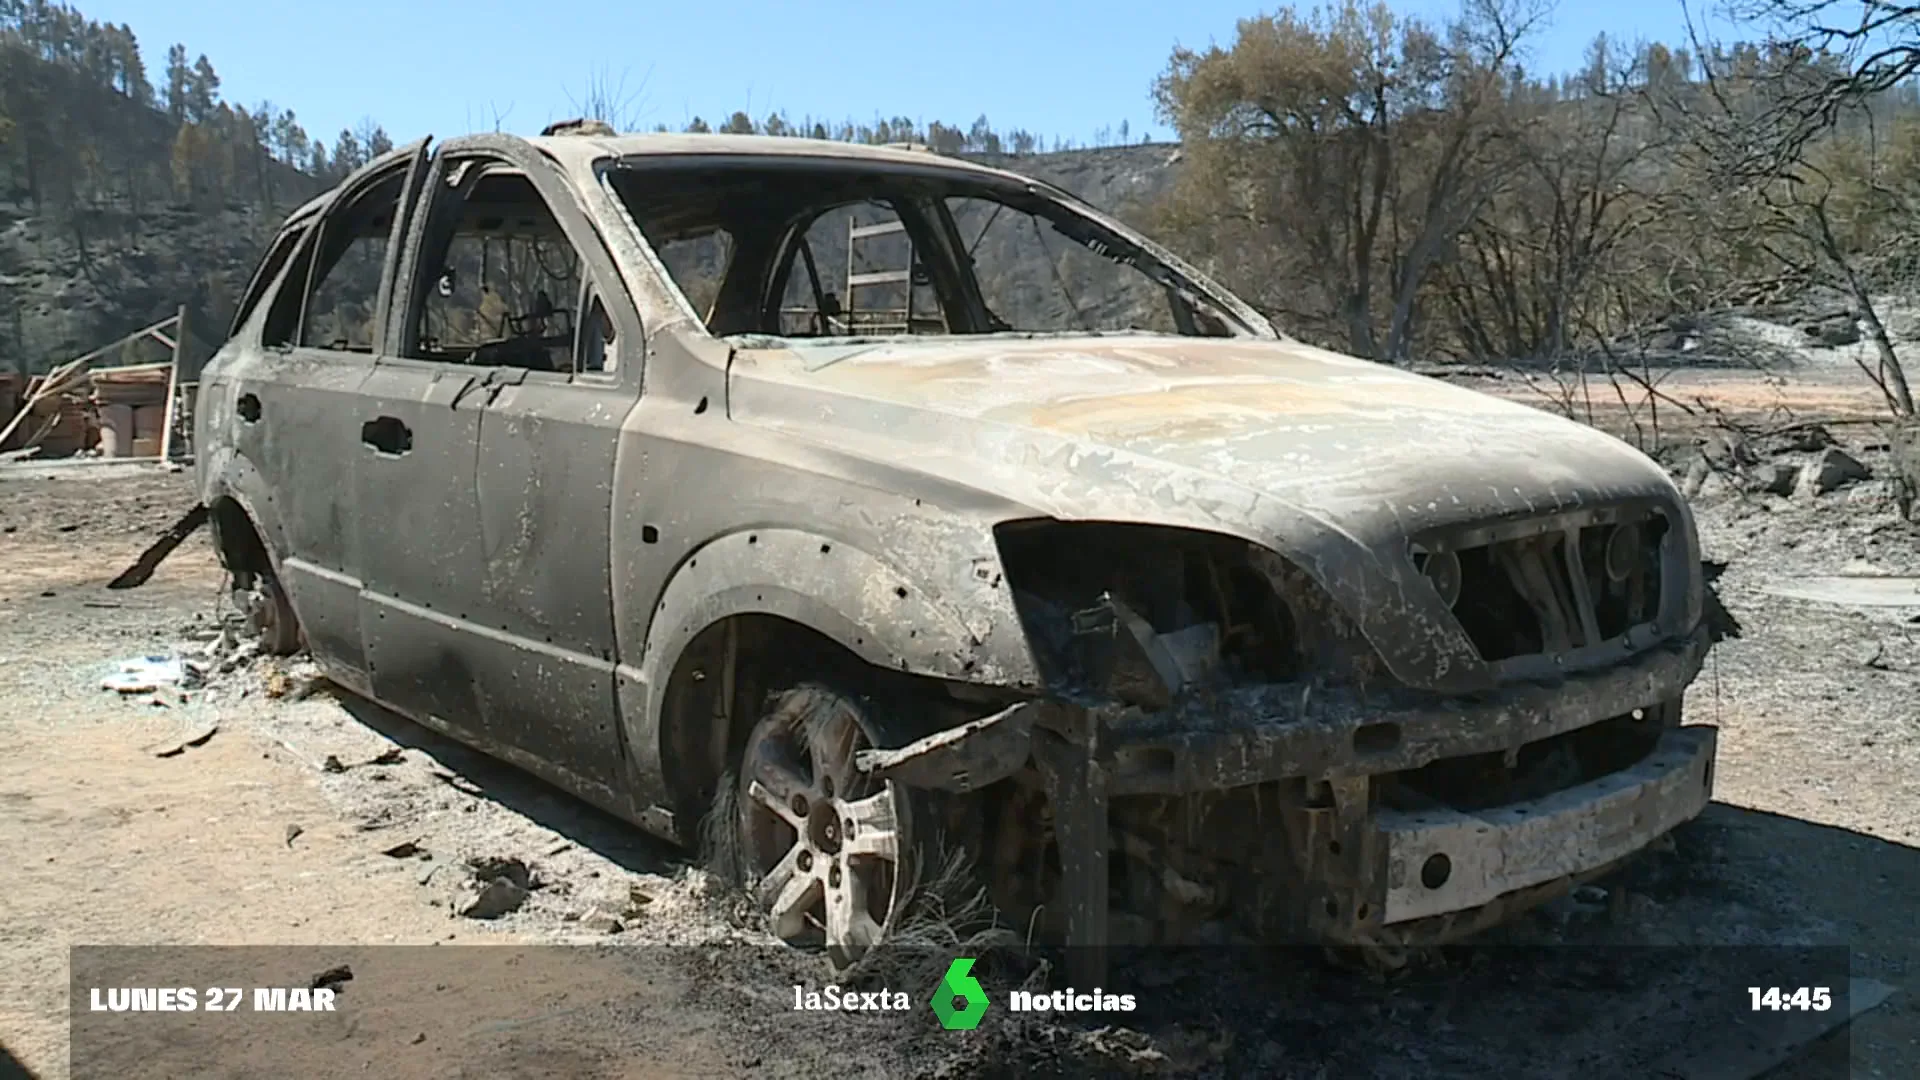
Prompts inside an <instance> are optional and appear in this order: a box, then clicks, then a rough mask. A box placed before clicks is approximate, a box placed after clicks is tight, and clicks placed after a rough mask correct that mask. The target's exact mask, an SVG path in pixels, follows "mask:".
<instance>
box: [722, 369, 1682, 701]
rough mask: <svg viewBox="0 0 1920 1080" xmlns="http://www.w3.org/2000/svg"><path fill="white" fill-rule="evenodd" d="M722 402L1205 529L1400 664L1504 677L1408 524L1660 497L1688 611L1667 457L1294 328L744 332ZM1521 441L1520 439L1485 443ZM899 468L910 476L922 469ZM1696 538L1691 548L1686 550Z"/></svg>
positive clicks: (891, 453) (983, 476)
mask: <svg viewBox="0 0 1920 1080" xmlns="http://www.w3.org/2000/svg"><path fill="white" fill-rule="evenodd" d="M733 371H734V379H733V393H732V397H731V399H730V407H731V408H732V410H733V414H734V415H735V416H736V417H738V418H739V419H741V420H743V421H745V422H747V423H749V424H753V425H757V426H764V427H766V428H769V429H771V430H774V431H778V432H780V433H781V434H783V435H786V436H788V437H789V438H792V439H794V440H798V441H804V442H808V443H820V444H830V445H832V446H834V447H835V448H836V449H838V450H839V451H840V452H842V453H845V454H847V455H850V456H855V455H857V456H859V457H864V458H867V459H869V460H873V461H883V462H890V461H912V462H914V463H915V464H916V467H917V468H918V470H919V471H920V472H921V473H922V474H923V475H922V478H921V479H920V480H918V481H917V482H918V483H920V484H929V483H935V482H938V483H943V484H954V485H966V486H968V487H971V488H972V489H973V490H975V491H977V492H979V493H980V495H982V496H988V495H991V496H995V497H999V498H1001V499H1005V500H1007V501H1009V502H1012V503H1016V504H1020V505H1024V506H1027V507H1031V508H1033V511H1034V513H1035V514H1036V516H1038V515H1045V516H1049V517H1054V518H1057V519H1060V520H1064V521H1076V520H1077V521H1086V520H1106V521H1128V522H1140V523H1150V524H1162V525H1171V526H1176V527H1185V528H1194V529H1202V530H1206V531H1210V532H1219V533H1225V534H1227V535H1230V536H1236V537H1240V538H1242V539H1245V540H1248V541H1250V542H1252V543H1254V544H1258V545H1261V546H1263V547H1267V548H1270V549H1272V550H1273V551H1275V552H1277V553H1278V554H1279V555H1281V556H1282V557H1284V558H1286V559H1287V560H1289V561H1290V562H1291V563H1293V564H1294V565H1296V566H1298V567H1299V568H1300V569H1301V570H1302V571H1304V572H1306V573H1307V574H1308V575H1310V576H1311V577H1313V578H1314V579H1315V580H1316V581H1317V582H1318V583H1319V585H1320V586H1321V587H1322V588H1324V589H1325V590H1326V591H1327V592H1328V593H1329V594H1330V595H1332V596H1333V597H1334V598H1335V599H1336V602H1338V603H1339V604H1340V606H1341V607H1342V608H1343V609H1345V610H1346V612H1347V614H1348V616H1349V617H1351V618H1352V619H1353V621H1354V622H1355V623H1356V624H1357V625H1358V626H1359V628H1360V629H1361V631H1362V632H1363V633H1364V634H1365V636H1366V638H1367V640H1368V641H1369V642H1370V643H1371V644H1372V645H1373V647H1374V648H1375V649H1376V650H1377V651H1378V652H1379V654H1380V656H1381V659H1382V660H1383V662H1384V663H1385V664H1386V665H1387V667H1388V668H1389V670H1390V671H1391V672H1392V674H1393V675H1394V677H1395V678H1396V679H1397V680H1399V681H1400V682H1402V683H1404V684H1406V685H1408V686H1413V687H1420V688H1425V689H1432V690H1437V691H1442V692H1465V691H1471V690H1484V689H1487V688H1489V687H1491V686H1492V685H1494V684H1495V683H1496V682H1497V677H1496V673H1495V672H1494V671H1493V670H1492V669H1491V667H1490V666H1489V665H1488V664H1487V663H1486V662H1485V661H1483V660H1482V659H1481V658H1480V656H1479V655H1478V652H1477V651H1476V650H1475V648H1474V647H1473V644H1472V642H1471V641H1470V640H1468V638H1467V636H1466V635H1465V633H1464V632H1462V630H1461V629H1460V627H1459V626H1458V624H1457V623H1456V622H1455V620H1454V619H1453V617H1452V615H1451V613H1450V612H1449V611H1448V609H1447V606H1446V604H1444V603H1443V602H1442V601H1441V599H1440V597H1439V596H1438V595H1437V594H1436V593H1435V592H1434V590H1433V588H1432V586H1431V585H1430V584H1429V583H1428V582H1427V580H1426V579H1425V577H1424V576H1422V575H1421V574H1420V573H1419V571H1418V570H1417V569H1416V568H1415V567H1414V565H1413V561H1412V557H1411V553H1410V552H1409V550H1408V547H1407V539H1408V537H1409V536H1411V535H1413V534H1415V533H1418V532H1421V531H1424V530H1428V529H1434V528H1440V527H1443V526H1451V525H1465V524H1481V523H1487V522H1497V521H1506V520H1510V519H1515V518H1521V517H1541V516H1545V515H1551V514H1555V513H1561V512H1566V511H1572V510H1578V509H1582V508H1585V507H1589V506H1592V505H1594V504H1597V503H1612V502H1624V501H1630V500H1647V501H1650V502H1653V503H1657V504H1658V505H1659V506H1660V507H1661V508H1662V512H1663V513H1664V514H1665V515H1666V516H1667V517H1668V519H1669V520H1672V521H1676V522H1685V523H1686V527H1685V528H1683V529H1678V530H1676V536H1677V542H1675V543H1673V544H1670V545H1669V550H1668V552H1667V557H1668V558H1669V559H1670V560H1672V562H1673V563H1674V565H1675V566H1676V567H1678V568H1680V569H1678V570H1677V571H1676V573H1678V575H1679V577H1678V581H1680V582H1683V583H1690V588H1687V589H1685V590H1683V592H1684V594H1686V595H1688V596H1689V602H1688V603H1683V604H1674V605H1671V606H1670V607H1671V610H1669V611H1666V612H1663V614H1662V617H1661V619H1660V621H1659V622H1658V624H1657V625H1656V630H1657V632H1658V636H1659V637H1662V638H1672V637H1677V636H1680V635H1683V634H1684V633H1685V632H1686V631H1687V630H1688V629H1690V628H1691V626H1692V624H1693V622H1694V621H1697V619H1698V611H1699V596H1698V592H1699V582H1698V574H1697V571H1694V570H1692V569H1690V568H1691V567H1692V566H1693V564H1694V563H1697V561H1698V556H1697V539H1696V538H1695V535H1694V532H1693V528H1692V522H1691V519H1690V518H1689V517H1688V516H1687V514H1686V510H1685V507H1684V505H1683V504H1682V502H1681V500H1680V496H1679V493H1678V491H1677V490H1676V489H1675V488H1674V486H1673V484H1672V481H1671V480H1670V479H1669V478H1668V477H1667V476H1666V474H1665V473H1664V472H1663V471H1661V470H1660V468H1659V467H1658V466H1657V465H1655V464H1653V463H1652V462H1651V461H1649V460H1647V459H1646V457H1644V456H1643V455H1641V454H1640V453H1638V452H1637V451H1635V450H1633V449H1632V448H1631V447H1628V446H1627V445H1626V444H1624V443H1622V442H1620V441H1619V440H1617V439H1614V438H1612V437H1610V436H1607V435H1604V434H1601V433H1599V432H1596V431H1593V430H1590V429H1587V428H1584V427H1582V426H1580V425H1578V424H1575V423H1573V422H1572V421H1568V420H1564V419H1562V418H1559V417H1554V416H1550V415H1548V414H1546V413H1543V412H1541V411H1539V410H1536V409H1531V408H1528V407H1526V406H1524V405H1518V404H1513V403H1508V402H1501V401H1496V400H1494V399H1492V398H1488V397H1486V396H1484V395H1480V394H1475V393H1472V392H1470V391H1465V390H1461V389H1459V388H1456V387H1451V386H1448V385H1446V384H1445V383H1442V382H1439V381H1438V380H1432V379H1426V378H1422V377H1419V376H1415V375H1411V374H1408V373H1405V372H1400V371H1395V370H1392V369H1388V368H1384V367H1381V366H1379V365H1375V364H1370V363H1367V362H1365V361H1361V360H1355V359H1352V358H1350V357H1343V356H1339V355H1337V354H1334V353H1327V352H1322V351H1320V350H1316V349H1311V348H1308V347H1307V346H1304V345H1300V344H1297V343H1294V342H1269V341H1255V340H1238V341H1218V340H1178V341H1174V340H1168V339H1164V338H1152V337H1143V338H1138V339H1130V338H1123V337H1117V336H1116V337H1108V338H1091V337H1088V338H1062V337H1051V338H1039V337H1036V338H1023V337H1018V336H1014V337H1005V338H1003V337H998V336H995V337H989V338H982V339H980V340H975V341H964V342H962V341H955V340H953V339H946V340H937V339H936V340H929V341H925V342H915V341H901V340H897V339H888V340H886V341H874V342H863V343H855V344H846V343H838V344H824V343H823V344H820V345H803V346H798V347H795V348H791V349H754V350H742V351H741V353H740V355H739V357H738V358H737V359H736V361H735V363H734V367H733ZM1513 445H1526V446H1528V447H1529V452H1528V453H1527V454H1526V455H1525V456H1524V457H1514V456H1509V455H1506V454H1504V453H1497V452H1495V451H1493V450H1491V449H1489V448H1491V447H1496V446H1499V447H1505V446H1513ZM907 490H912V486H911V484H910V485H909V487H908V489H907ZM1690 553H1691V560H1690V561H1689V555H1690Z"/></svg>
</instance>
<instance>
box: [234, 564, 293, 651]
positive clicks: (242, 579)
mask: <svg viewBox="0 0 1920 1080" xmlns="http://www.w3.org/2000/svg"><path fill="white" fill-rule="evenodd" d="M233 601H234V606H236V607H238V608H239V609H240V613H241V614H242V615H244V616H245V617H246V620H247V625H248V626H249V627H250V628H252V630H253V633H254V637H255V640H257V641H258V642H259V643H260V651H261V652H263V653H266V654H268V655H270V656H288V655H291V654H293V653H296V652H298V651H300V619H299V617H298V616H296V615H294V613H293V604H292V602H291V601H289V600H288V599H287V592H286V590H285V589H283V588H281V586H280V579H279V578H278V577H277V576H275V575H274V573H273V571H271V570H258V571H255V570H249V571H242V572H239V573H236V574H235V575H234V579H233Z"/></svg>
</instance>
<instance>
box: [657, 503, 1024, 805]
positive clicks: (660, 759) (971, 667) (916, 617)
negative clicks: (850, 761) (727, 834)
mask: <svg viewBox="0 0 1920 1080" xmlns="http://www.w3.org/2000/svg"><path fill="white" fill-rule="evenodd" d="M925 576H926V575H915V574H912V573H910V572H908V571H904V570H902V569H900V568H899V567H898V566H897V565H896V564H895V563H894V562H892V561H890V560H886V559H882V558H881V557H879V556H876V555H874V554H872V553H870V552H867V551H864V550H861V549H860V548H858V547H856V546H854V545H851V544H847V543H845V542H844V541H842V540H839V539H835V538H831V537H827V536H823V535H820V534H817V533H814V532H810V531H807V530H798V529H758V530H744V531H740V532H737V533H733V534H729V535H727V536H723V537H720V538H718V539H716V540H714V541H711V542H709V543H707V544H705V545H703V546H702V547H700V548H699V549H697V550H696V551H695V552H694V553H693V554H692V555H691V556H690V557H688V558H687V559H686V560H685V561H684V562H683V563H682V564H681V566H680V568H679V569H678V570H677V571H676V572H675V573H674V575H673V577H672V578H671V579H670V580H669V582H668V584H667V586H666V588H665V589H664V590H663V591H662V594H661V597H660V599H659V601H658V602H657V603H656V605H655V606H654V610H653V612H652V613H651V614H652V618H651V619H650V620H649V623H650V625H649V631H648V633H647V637H646V643H645V645H644V646H643V648H642V652H641V655H640V657H639V658H638V661H637V663H634V664H632V665H630V666H629V665H626V664H623V665H622V666H621V678H620V696H621V713H622V716H623V718H624V721H623V722H624V723H625V724H626V725H627V728H628V730H627V735H628V738H627V744H628V747H629V752H630V753H631V754H632V756H633V758H634V759H635V764H636V768H637V771H638V774H639V775H638V776H637V777H636V778H637V779H639V780H640V781H641V788H642V790H643V792H644V791H648V790H651V791H653V792H655V793H657V794H658V795H659V796H661V797H662V801H664V802H665V803H666V805H667V806H669V807H670V808H671V809H672V810H673V813H674V830H673V831H674V832H675V833H677V834H678V835H679V836H680V838H681V839H682V840H683V841H688V842H690V841H691V840H692V839H693V838H694V836H695V833H694V829H693V820H694V819H695V818H696V817H697V816H698V815H700V814H702V813H704V812H705V810H706V808H707V805H706V802H705V800H706V799H708V798H710V795H711V792H712V790H713V785H714V784H715V783H716V782H717V781H718V779H719V778H720V775H721V774H722V773H723V772H724V771H725V768H726V767H728V766H729V765H730V763H731V761H732V760H733V757H735V756H737V753H738V750H739V744H740V743H741V742H742V741H743V740H744V737H745V732H746V730H747V729H748V728H750V726H751V723H750V722H743V721H749V718H750V717H755V716H757V706H758V704H759V702H758V698H760V697H763V696H764V695H765V694H768V693H773V692H777V691H778V690H779V689H782V687H781V686H779V685H775V684H777V683H778V682H779V680H781V679H799V678H815V677H819V676H822V675H824V676H828V677H833V678H838V679H841V680H842V681H845V682H858V683H860V684H861V685H863V686H865V687H866V688H868V689H870V690H876V691H885V692H887V693H889V694H893V693H908V694H912V693H919V694H926V695H934V694H939V695H941V696H950V695H947V694H946V692H945V690H944V689H943V688H946V687H952V686H955V685H957V684H959V685H969V684H970V685H972V686H977V687H980V688H981V689H982V691H983V693H985V694H986V695H988V696H992V695H994V694H996V693H1001V694H1011V695H1017V696H1025V695H1029V694H1031V693H1034V692H1036V691H1037V689H1038V686H1039V680H1040V676H1039V674H1038V670H1037V668H1036V666H1035V663H1034V659H1033V657H1032V654H1031V651H1030V649H1029V648H1028V646H1027V642H1026V639H1025V635H1024V631H1022V630H1021V629H1020V627H1019V626H1018V623H1017V621H1016V620H1013V619H1008V620H1006V621H1007V622H1008V623H1010V624H1011V625H1006V626H995V627H993V628H991V629H990V630H989V632H987V633H981V632H980V631H981V630H982V629H986V628H982V627H980V626H979V624H978V621H977V620H975V621H974V622H973V623H972V624H970V622H969V620H968V619H967V618H966V617H964V616H962V615H961V614H960V613H959V612H958V611H956V610H955V608H954V606H953V605H952V604H951V603H950V602H949V601H947V600H946V599H945V598H944V597H943V595H942V592H941V590H939V589H938V588H937V587H936V586H934V585H930V584H928V583H927V582H926V581H925V580H924V578H925ZM989 580H991V581H992V582H993V586H992V587H994V588H996V589H999V590H1000V591H1002V593H1003V595H1004V589H1003V588H1002V586H1001V583H1000V581H999V576H998V574H997V573H996V574H993V575H990V576H989ZM981 585H982V587H986V585H987V582H985V581H982V582H981ZM1010 610H1011V608H1010V606H1009V611H1010ZM711 687H720V688H722V689H723V690H724V693H716V692H714V691H713V690H712V689H710V688H711ZM940 719H941V711H940V710H930V711H929V715H928V716H927V717H926V718H925V720H923V721H921V725H920V726H926V727H929V729H931V727H933V726H938V725H939V723H940ZM954 722H958V720H957V719H955V720H954ZM923 733H924V732H916V733H915V734H916V735H917V734H923ZM643 801H644V800H643Z"/></svg>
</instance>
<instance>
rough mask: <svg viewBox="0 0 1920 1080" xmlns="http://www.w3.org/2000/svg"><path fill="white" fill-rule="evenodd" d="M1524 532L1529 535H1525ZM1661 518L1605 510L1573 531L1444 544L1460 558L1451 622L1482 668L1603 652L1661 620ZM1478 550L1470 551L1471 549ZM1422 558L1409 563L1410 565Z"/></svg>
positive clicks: (1546, 526)
mask: <svg viewBox="0 0 1920 1080" xmlns="http://www.w3.org/2000/svg"><path fill="white" fill-rule="evenodd" d="M1529 524H1531V526H1532V527H1531V528H1529V527H1528V526H1529ZM1668 531H1669V526H1668V521H1667V518H1666V517H1665V516H1664V515H1663V514H1661V513H1659V512H1658V511H1657V510H1654V509H1650V508H1625V507H1622V508H1610V509H1608V510H1606V511H1598V512H1589V513H1587V514H1583V515H1581V520H1580V521H1579V522H1578V523H1572V524H1568V523H1563V522H1560V521H1547V522H1540V523H1525V522H1523V523H1519V525H1518V526H1513V525H1509V526H1507V527H1505V528H1504V529H1502V530H1501V532H1503V533H1505V534H1506V535H1499V536H1495V537H1493V538H1487V534H1488V533H1490V532H1492V530H1480V535H1479V536H1474V535H1472V534H1471V533H1469V534H1467V535H1466V536H1456V537H1455V538H1454V540H1455V543H1451V544H1449V543H1446V542H1445V541H1444V540H1443V541H1441V543H1439V544H1437V545H1435V548H1434V550H1447V551H1451V552H1452V553H1453V554H1454V555H1456V556H1457V557H1458V559H1459V571H1458V573H1459V585H1458V599H1457V600H1455V602H1454V605H1453V611H1454V616H1455V617H1456V618H1457V619H1458V620H1459V622H1460V625H1461V628H1462V629H1464V630H1465V631H1466V633H1467V636H1468V638H1469V639H1471V640H1472V642H1473V644H1474V647H1475V648H1476V649H1477V650H1478V651H1479V653H1480V656H1481V659H1483V660H1485V661H1487V662H1488V663H1498V662H1500V661H1505V660H1510V659H1513V658H1516V657H1523V656H1532V655H1547V656H1554V657H1559V656H1563V655H1565V654H1567V653H1570V652H1573V651H1574V650H1577V649H1583V648H1587V647H1590V646H1596V645H1602V644H1606V643H1609V642H1612V641H1615V640H1617V639H1619V638H1622V637H1624V636H1625V635H1626V634H1627V633H1628V631H1630V630H1632V629H1633V628H1634V627H1636V626H1639V625H1641V624H1644V623H1647V622H1651V621H1652V620H1654V619H1655V618H1656V617H1657V616H1658V615H1659V612H1660V606H1661V603H1662V601H1663V599H1664V598H1663V596H1662V584H1663V582H1662V573H1661V570H1662V566H1661V552H1662V545H1663V542H1664V541H1665V539H1666V536H1667V533H1668ZM1476 541H1477V542H1476ZM1427 557H1428V556H1425V555H1416V563H1420V562H1422V561H1423V560H1424V559H1425V558H1427Z"/></svg>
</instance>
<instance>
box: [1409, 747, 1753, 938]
mask: <svg viewBox="0 0 1920 1080" xmlns="http://www.w3.org/2000/svg"><path fill="white" fill-rule="evenodd" d="M1714 746H1715V731H1714V729H1713V728H1710V727H1684V728H1675V729H1673V730H1671V731H1668V732H1667V733H1666V734H1665V735H1664V736H1663V737H1662V738H1661V740H1660V743H1659V745H1657V746H1656V747H1655V748H1654V752H1653V753H1652V754H1650V755H1649V756H1648V757H1647V758H1646V759H1645V760H1644V761H1642V762H1640V763H1639V764H1637V765H1634V766H1633V767H1631V768H1628V769H1625V770H1622V771H1620V772H1617V773H1612V774H1609V775H1607V776H1602V777H1600V778H1598V779H1595V780H1592V781H1589V782H1588V783H1585V784H1582V785H1580V786H1578V787H1573V788H1568V789H1566V790H1564V791H1560V792H1556V793H1554V794H1552V795H1548V796H1546V797H1544V798H1540V799H1534V800H1530V801H1527V802H1520V803H1513V804H1509V805H1506V806H1499V807H1494V808H1491V809H1488V810H1478V811H1472V812H1462V811H1458V810H1451V809H1448V808H1445V807H1430V808H1426V809H1422V810H1417V811H1393V810H1379V811H1376V812H1375V822H1376V828H1378V830H1379V831H1380V833H1381V835H1382V839H1383V840H1384V851H1385V859H1386V875H1385V879H1384V880H1385V885H1386V895H1385V897H1384V900H1383V903H1382V912H1383V913H1382V918H1383V920H1384V921H1385V922H1386V923H1388V924H1392V923H1396V922H1403V921H1406V920H1409V919H1419V918H1424V917H1427V916H1432V915H1438V914H1441V913H1442V912H1449V911H1459V910H1462V909H1466V908H1472V907H1477V906H1479V905H1481V904H1485V903H1488V902H1489V901H1492V900H1493V899H1495V898H1496V897H1499V896H1502V895H1504V894H1506V893H1510V892H1515V891H1517V890H1520V889H1525V888H1530V887H1532V886H1535V885H1540V884H1543V883H1545V882H1549V881H1553V880H1555V879H1557V878H1562V877H1567V876H1569V875H1572V874H1576V873H1579V872H1581V871H1585V870H1589V869H1592V868H1594V867H1598V866H1605V865H1607V864H1609V863H1612V862H1615V861H1617V860H1619V859H1621V858H1624V857H1625V856H1627V855H1630V854H1632V853H1633V852H1635V851H1638V850H1640V849H1641V848H1643V847H1645V846H1646V845H1647V844H1648V843H1650V842H1651V841H1652V840H1653V838H1654V837H1657V836H1660V835H1662V834H1664V833H1666V832H1669V831H1671V830H1672V829H1673V828H1674V827H1675V826H1677V825H1679V824H1681V823H1682V822H1685V821H1689V820H1691V819H1692V818H1694V817H1695V816H1697V815H1698V814H1699V813H1700V812H1701V811H1702V810H1704V809H1706V806H1707V801H1708V799H1709V798H1710V797H1711V795H1712V772H1713V755H1714Z"/></svg>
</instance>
